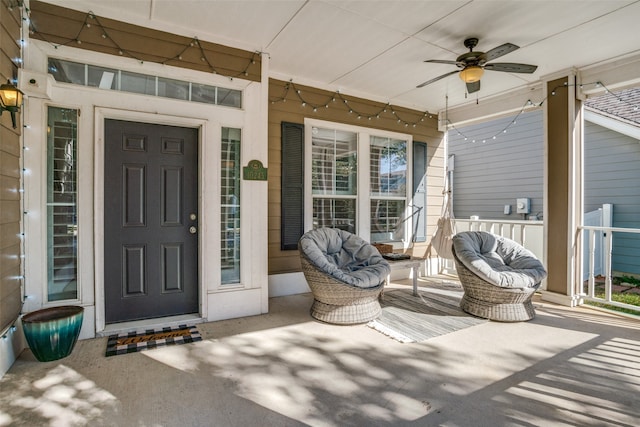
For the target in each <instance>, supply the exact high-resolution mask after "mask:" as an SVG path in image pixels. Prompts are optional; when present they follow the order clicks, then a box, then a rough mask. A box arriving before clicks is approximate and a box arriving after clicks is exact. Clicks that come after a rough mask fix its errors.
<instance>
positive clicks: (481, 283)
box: [452, 231, 547, 322]
mask: <svg viewBox="0 0 640 427" xmlns="http://www.w3.org/2000/svg"><path fill="white" fill-rule="evenodd" d="M452 246H453V248H452V252H453V255H454V261H455V263H456V268H457V271H458V276H459V278H460V283H461V284H462V287H463V288H464V296H463V298H462V301H461V302H460V307H461V308H462V310H464V311H465V312H467V313H469V314H473V315H474V316H478V317H482V318H485V319H490V320H497V321H501V322H519V321H526V320H531V319H533V317H534V316H535V309H534V307H533V304H532V302H531V298H532V297H533V294H534V293H535V291H536V290H537V289H538V287H539V286H540V282H541V281H542V279H544V278H545V277H546V275H547V272H546V270H545V268H544V266H543V265H542V263H541V262H540V261H539V260H538V259H537V258H536V257H535V255H533V253H531V252H530V251H528V250H527V249H525V248H523V247H522V246H521V245H519V244H518V243H516V242H514V241H513V240H510V239H507V238H505V237H501V236H497V235H494V234H491V233H488V232H484V231H465V232H461V233H458V234H456V235H455V236H453V245H452Z"/></svg>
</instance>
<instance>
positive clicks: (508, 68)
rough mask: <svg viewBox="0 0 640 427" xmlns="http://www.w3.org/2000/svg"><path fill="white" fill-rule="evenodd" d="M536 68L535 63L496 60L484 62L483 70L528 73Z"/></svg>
mask: <svg viewBox="0 0 640 427" xmlns="http://www.w3.org/2000/svg"><path fill="white" fill-rule="evenodd" d="M537 68H538V66H537V65H529V64H514V63H512V62H496V63H494V64H486V65H485V66H484V69H485V70H491V71H504V72H507V73H528V74H531V73H533V72H534V71H536V69H537Z"/></svg>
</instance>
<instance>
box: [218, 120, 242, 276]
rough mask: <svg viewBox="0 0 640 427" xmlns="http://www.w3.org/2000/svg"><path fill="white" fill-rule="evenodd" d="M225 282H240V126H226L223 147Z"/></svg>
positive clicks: (223, 251)
mask: <svg viewBox="0 0 640 427" xmlns="http://www.w3.org/2000/svg"><path fill="white" fill-rule="evenodd" d="M221 154H222V155H221V165H220V179H221V191H220V194H221V200H220V209H221V211H220V214H221V218H222V221H221V239H220V241H221V264H222V283H223V284H229V283H239V282H240V129H231V128H222V148H221Z"/></svg>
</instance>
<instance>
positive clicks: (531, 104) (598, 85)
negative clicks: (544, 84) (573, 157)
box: [446, 81, 640, 143]
mask: <svg viewBox="0 0 640 427" xmlns="http://www.w3.org/2000/svg"><path fill="white" fill-rule="evenodd" d="M571 86H578V87H580V88H581V89H582V88H584V87H585V86H595V87H596V88H603V89H604V90H605V93H606V94H607V95H610V96H613V97H614V98H615V99H616V100H617V101H618V103H624V104H626V105H628V106H630V107H632V108H633V111H638V110H639V109H640V108H639V107H638V105H635V104H632V103H629V102H627V101H626V100H624V99H623V98H622V97H621V96H619V95H618V94H616V93H614V92H611V91H610V90H609V89H608V88H607V87H606V86H605V85H604V84H603V83H602V82H600V81H598V82H592V83H580V84H578V85H574V84H568V83H567V82H564V83H563V84H562V85H559V86H556V87H554V88H553V89H551V92H550V93H551V96H555V95H556V93H557V91H558V89H561V88H568V87H571ZM547 99H548V97H545V98H544V99H543V100H542V101H540V102H539V103H535V102H533V101H531V100H530V99H528V100H527V101H526V102H525V104H524V105H523V106H522V108H521V109H520V111H519V112H518V114H516V116H515V117H514V118H513V120H511V121H510V122H509V123H508V124H507V126H505V127H504V128H503V129H502V130H500V131H498V132H496V133H495V134H494V135H490V136H487V137H486V138H478V139H482V142H483V143H484V142H485V141H486V140H487V139H492V140H496V139H498V136H499V135H500V134H505V133H507V130H508V129H509V128H510V127H511V126H513V125H515V124H516V123H517V119H518V117H520V115H521V114H522V113H524V111H525V110H526V109H527V108H528V107H533V108H539V107H542V105H543V104H544V103H545V101H546V100H547ZM446 123H447V127H448V129H451V130H453V131H455V132H456V133H457V134H458V136H460V137H462V138H463V139H464V140H465V141H467V140H468V139H469V137H468V136H467V135H465V134H464V133H463V132H462V131H460V130H459V129H458V128H456V126H455V125H454V124H453V123H452V122H451V121H450V120H449V119H448V118H447V119H446ZM471 142H476V140H475V139H472V141H471Z"/></svg>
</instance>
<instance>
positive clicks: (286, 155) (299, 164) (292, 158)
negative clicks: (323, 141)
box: [280, 122, 304, 251]
mask: <svg viewBox="0 0 640 427" xmlns="http://www.w3.org/2000/svg"><path fill="white" fill-rule="evenodd" d="M281 179H282V182H281V188H280V191H281V209H282V210H281V216H280V233H281V235H280V247H281V249H282V250H283V251H286V250H294V249H298V240H300V237H302V234H304V125H301V124H298V123H287V122H282V177H281Z"/></svg>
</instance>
